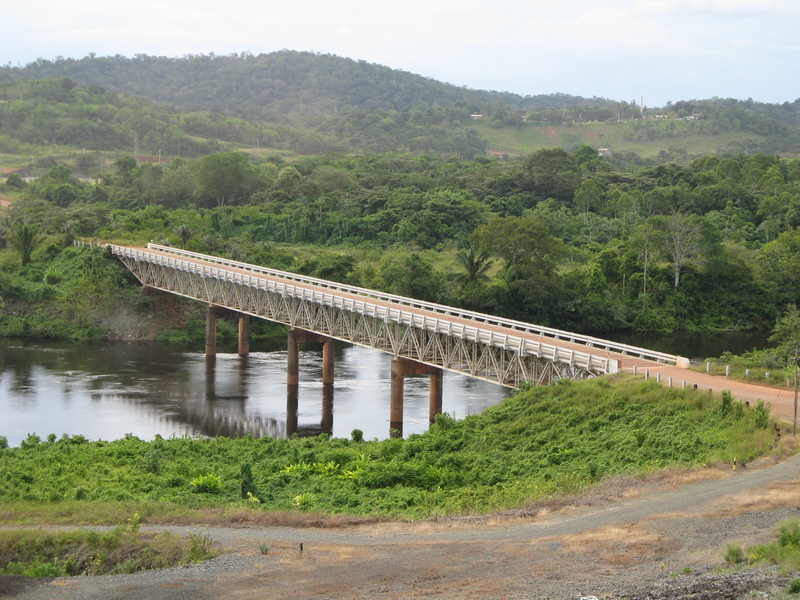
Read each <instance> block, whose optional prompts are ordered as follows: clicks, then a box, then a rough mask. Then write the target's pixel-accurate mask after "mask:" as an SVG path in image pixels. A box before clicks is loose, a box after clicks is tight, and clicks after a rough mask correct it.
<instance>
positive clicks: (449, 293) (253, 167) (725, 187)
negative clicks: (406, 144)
mask: <svg viewBox="0 0 800 600" xmlns="http://www.w3.org/2000/svg"><path fill="white" fill-rule="evenodd" d="M5 186H6V189H7V190H15V193H16V194H17V195H18V196H19V199H18V200H17V201H16V202H15V203H14V207H13V211H12V214H11V220H10V221H9V222H8V223H7V224H6V226H5V230H4V232H5V233H4V235H3V236H2V239H3V241H4V242H5V243H6V244H10V243H11V241H12V240H13V235H14V234H13V233H12V231H13V227H14V226H15V224H17V223H23V222H24V223H27V224H31V225H32V226H35V227H37V232H38V234H39V235H40V236H46V237H47V239H49V240H51V242H50V247H51V248H50V250H49V251H48V252H49V254H47V253H45V254H44V256H50V255H52V256H55V255H56V254H57V248H56V249H54V248H53V247H52V246H53V244H56V246H58V244H67V243H69V242H71V240H72V239H75V238H76V237H80V238H84V239H103V240H116V241H123V242H124V241H127V242H130V243H142V242H147V241H155V242H161V243H167V244H173V245H178V246H181V247H185V248H188V249H190V250H195V251H199V252H208V253H212V254H223V255H227V256H229V257H231V258H234V259H237V260H246V261H251V262H256V263H260V264H265V265H268V266H273V267H278V268H286V269H290V270H297V271H301V272H305V273H307V274H310V275H314V276H318V277H323V278H328V279H334V280H338V281H342V282H346V283H351V284H355V285H361V286H364V287H370V288H377V289H382V290H385V291H387V292H391V293H396V294H401V295H407V296H413V297H416V298H420V299H424V300H432V301H437V302H442V303H446V304H454V305H458V306H463V307H465V308H469V309H474V310H480V311H483V312H490V313H493V314H498V315H502V316H507V317H513V318H518V319H522V320H528V321H531V322H536V323H540V324H544V325H550V326H556V327H561V328H565V329H571V330H576V331H582V332H591V333H607V332H611V331H617V330H624V329H634V330H637V331H661V332H669V331H679V330H708V329H748V328H763V329H768V328H770V327H772V325H773V324H774V323H775V320H776V318H777V317H778V316H779V315H780V314H781V313H782V311H784V310H785V307H786V306H787V305H789V304H796V303H797V302H798V298H799V297H800V277H798V275H800V258H799V257H800V253H799V252H798V250H800V231H798V229H797V227H798V225H800V160H797V159H781V158H778V157H776V156H767V155H755V156H745V155H737V156H732V157H728V158H718V157H714V156H708V157H704V158H702V159H697V160H695V161H693V162H691V163H689V164H686V165H681V164H665V165H657V166H649V167H637V168H632V169H619V168H617V167H615V166H614V165H613V164H612V163H611V162H610V161H609V160H608V159H607V158H604V157H600V156H598V153H597V151H596V150H595V149H592V148H590V147H588V146H584V147H581V148H580V149H579V150H577V151H575V152H567V151H565V150H563V149H559V148H549V149H542V150H538V151H536V152H533V153H531V154H530V155H528V156H527V157H525V159H524V160H518V161H498V160H491V159H488V158H483V157H479V158H476V159H473V160H468V161H462V160H456V159H450V160H443V159H440V158H432V157H430V156H419V157H415V156H411V155H396V154H384V155H368V156H354V155H343V154H332V153H329V154H326V155H323V156H317V157H310V158H305V159H300V160H297V161H295V162H292V163H285V162H282V161H281V160H280V159H277V158H275V157H273V158H272V159H269V160H261V159H256V158H255V157H252V156H247V155H246V154H244V153H239V152H222V153H216V154H211V155H207V156H204V157H201V158H198V159H196V160H183V159H178V160H175V161H172V162H171V163H169V164H161V165H159V164H151V163H137V162H136V160H135V159H134V158H133V157H121V158H119V159H117V160H116V162H115V163H114V165H113V167H109V168H108V169H107V173H106V174H105V175H103V176H102V177H101V178H100V180H99V181H98V182H97V183H86V182H82V181H80V180H78V179H76V178H75V176H74V173H73V171H72V169H71V168H70V167H69V166H68V165H64V164H60V165H56V166H54V167H52V168H51V169H50V170H49V171H48V172H47V173H46V174H45V175H44V176H43V177H41V178H39V179H38V180H37V181H35V182H32V183H28V184H26V183H25V182H24V181H22V180H21V178H19V177H14V176H11V177H9V178H8V180H7V182H6V184H5ZM46 246H48V244H46V243H45V244H43V245H42V248H43V247H46ZM300 247H307V248H311V251H310V254H311V256H309V252H308V251H303V252H301V251H299V250H298V248H300ZM42 248H40V250H39V253H38V254H37V253H36V252H34V253H33V254H32V261H31V263H30V264H29V265H27V266H26V267H25V268H26V269H29V270H31V272H35V273H37V274H36V275H34V276H33V277H34V278H35V277H42V278H43V277H44V271H46V269H47V267H46V265H45V264H42V265H40V266H38V267H37V266H36V262H37V256H39V257H42V256H43V254H42V253H43V252H44V250H43V249H42ZM7 252H8V253H9V254H8V255H7V256H11V254H10V253H11V251H10V250H8V251H7ZM4 264H5V265H6V271H7V273H8V272H11V270H13V269H18V268H19V267H14V266H13V264H15V263H14V261H13V260H12V259H11V258H6V262H5V263H4ZM12 288H13V286H12ZM14 293H15V292H14V291H13V289H10V288H9V287H0V295H2V296H3V297H5V298H6V299H8V298H11V297H13V296H14Z"/></svg>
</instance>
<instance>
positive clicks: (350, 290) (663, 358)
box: [113, 243, 688, 366]
mask: <svg viewBox="0 0 800 600" xmlns="http://www.w3.org/2000/svg"><path fill="white" fill-rule="evenodd" d="M147 247H148V249H150V250H154V251H156V252H161V253H165V254H168V255H175V256H176V257H178V256H180V257H186V258H191V259H195V260H200V261H204V262H210V263H214V264H219V265H222V266H226V267H231V268H234V269H239V270H243V271H250V272H254V273H260V274H263V275H267V276H270V277H275V278H279V279H283V280H287V281H292V282H297V283H302V284H306V285H313V286H317V287H321V288H325V289H330V290H333V291H337V292H342V293H347V294H352V295H356V296H362V297H365V298H369V299H371V300H378V301H382V302H389V303H392V304H397V305H400V306H407V307H409V308H417V309H421V310H426V311H430V312H434V313H438V314H441V315H446V316H448V317H453V318H457V319H465V320H469V321H474V322H478V323H484V324H486V325H494V326H498V327H504V328H508V329H513V330H516V331H520V332H523V333H528V334H532V335H539V336H543V337H549V338H552V339H556V340H561V341H566V342H572V343H578V344H583V345H585V346H587V347H589V348H597V349H600V350H605V351H609V352H619V353H621V354H626V355H630V356H635V357H639V358H644V359H649V360H654V361H658V362H663V363H668V364H677V365H679V366H688V360H687V359H685V358H682V357H679V356H675V355H672V354H666V353H664V352H657V351H654V350H649V349H647V348H640V347H638V346H630V345H628V344H621V343H618V342H613V341H611V340H604V339H601V338H596V337H592V336H587V335H581V334H576V333H572V332H569V331H563V330H560V329H555V328H552V327H544V326H540V325H534V324H531V323H524V322H522V321H516V320H513V319H504V318H501V317H495V316H493V315H487V314H484V313H479V312H474V311H469V310H463V309H460V308H454V307H452V306H445V305H442V304H436V303H433V302H425V301H422V300H415V299H413V298H407V297H405V296H396V295H393V294H386V293H383V292H378V291H375V290H370V289H366V288H361V287H357V286H351V285H345V284H341V283H337V282H333V281H327V280H325V279H318V278H315V277H308V276H305V275H298V274H297V273H290V272H288V271H280V270H278V269H270V268H268V267H262V266H259V265H252V264H249V263H243V262H239V261H235V260H230V259H226V258H220V257H217V256H210V255H208V254H200V253H198V252H190V251H188V250H181V249H180V248H172V247H170V246H162V245H159V244H152V243H151V244H147ZM113 248H120V249H123V248H126V247H123V246H114V247H113ZM127 249H128V250H131V249H130V248H127Z"/></svg>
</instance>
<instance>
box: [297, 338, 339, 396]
mask: <svg viewBox="0 0 800 600" xmlns="http://www.w3.org/2000/svg"><path fill="white" fill-rule="evenodd" d="M311 343H321V344H322V383H323V384H326V385H327V384H331V385H332V384H333V338H329V337H327V336H325V335H320V334H318V333H313V332H311V331H306V330H305V329H290V330H289V340H288V346H287V351H288V358H287V362H288V365H287V367H288V373H287V375H286V385H300V344H311Z"/></svg>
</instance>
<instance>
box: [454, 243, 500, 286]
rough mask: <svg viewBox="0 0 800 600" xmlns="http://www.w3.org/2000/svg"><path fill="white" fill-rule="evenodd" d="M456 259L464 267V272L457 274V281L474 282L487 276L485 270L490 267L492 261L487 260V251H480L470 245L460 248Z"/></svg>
mask: <svg viewBox="0 0 800 600" xmlns="http://www.w3.org/2000/svg"><path fill="white" fill-rule="evenodd" d="M456 259H457V260H458V264H460V265H461V266H462V267H463V268H464V272H463V273H460V274H459V275H458V276H457V280H458V281H463V282H476V281H480V280H482V279H488V278H489V276H488V275H487V274H486V272H487V271H488V270H489V269H490V268H491V266H492V261H491V260H489V253H488V252H481V251H479V250H476V249H475V248H473V247H472V246H470V247H469V248H467V249H466V250H461V251H460V252H459V253H458V254H457V255H456Z"/></svg>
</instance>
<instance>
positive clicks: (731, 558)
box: [725, 544, 745, 565]
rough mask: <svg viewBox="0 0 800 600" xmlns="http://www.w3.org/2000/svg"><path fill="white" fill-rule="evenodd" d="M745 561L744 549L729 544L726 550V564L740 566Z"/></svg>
mask: <svg viewBox="0 0 800 600" xmlns="http://www.w3.org/2000/svg"><path fill="white" fill-rule="evenodd" d="M744 561H745V558H744V549H743V548H742V547H741V546H740V545H738V544H728V547H727V548H725V562H726V563H728V564H729V565H738V564H740V563H743V562H744Z"/></svg>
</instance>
